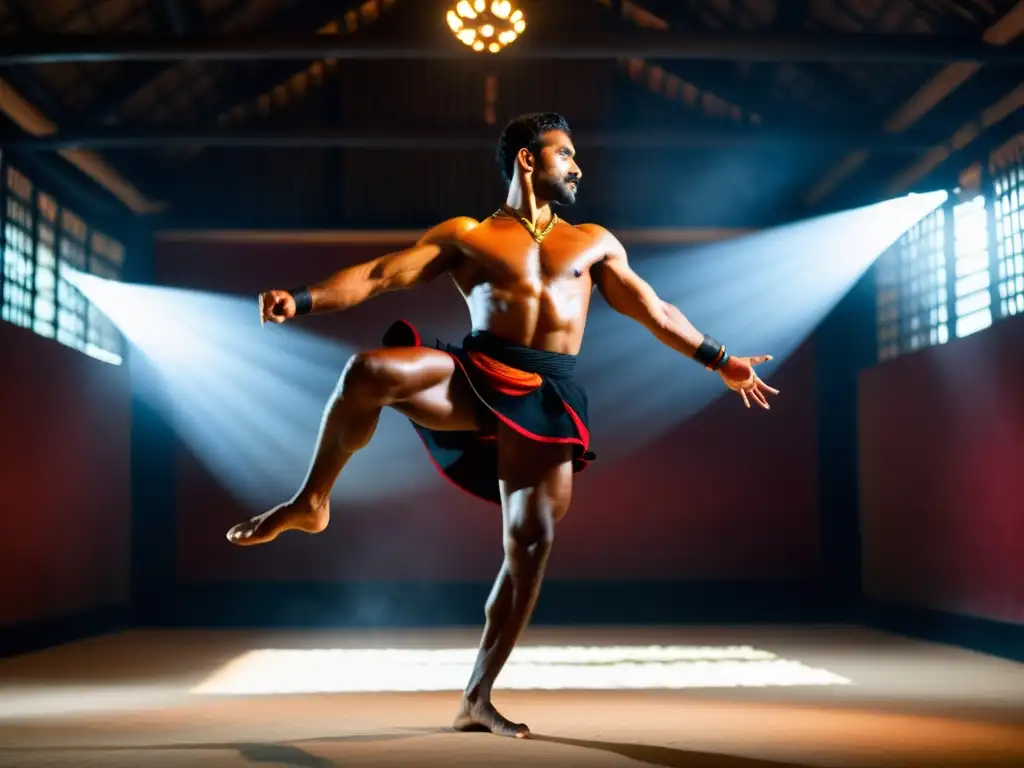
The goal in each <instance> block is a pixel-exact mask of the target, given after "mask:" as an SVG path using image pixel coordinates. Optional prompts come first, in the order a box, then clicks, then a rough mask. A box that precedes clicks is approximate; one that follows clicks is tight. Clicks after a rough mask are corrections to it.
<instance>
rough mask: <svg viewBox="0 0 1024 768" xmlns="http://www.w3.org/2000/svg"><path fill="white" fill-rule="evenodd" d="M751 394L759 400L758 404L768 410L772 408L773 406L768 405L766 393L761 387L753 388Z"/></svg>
mask: <svg viewBox="0 0 1024 768" xmlns="http://www.w3.org/2000/svg"><path fill="white" fill-rule="evenodd" d="M750 396H751V397H752V398H754V400H756V401H757V404H758V405H760V406H761V407H762V408H764V409H765V410H766V411H770V410H771V406H770V405H768V401H767V400H766V399H765V397H764V394H763V393H762V392H761V390H759V389H752V390H751V391H750Z"/></svg>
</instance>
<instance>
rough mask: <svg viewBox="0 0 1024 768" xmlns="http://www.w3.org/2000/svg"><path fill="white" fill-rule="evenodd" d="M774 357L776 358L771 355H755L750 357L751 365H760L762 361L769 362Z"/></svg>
mask: <svg viewBox="0 0 1024 768" xmlns="http://www.w3.org/2000/svg"><path fill="white" fill-rule="evenodd" d="M774 359H775V358H774V357H772V356H771V355H754V356H753V357H751V358H749V360H750V364H751V365H760V364H761V363H767V362H768V361H769V360H774Z"/></svg>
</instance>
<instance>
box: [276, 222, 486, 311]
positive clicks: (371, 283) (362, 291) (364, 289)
mask: <svg viewBox="0 0 1024 768" xmlns="http://www.w3.org/2000/svg"><path fill="white" fill-rule="evenodd" d="M476 224H477V222H476V221H475V220H473V219H470V218H466V217H460V218H455V219H449V220H448V221H445V222H443V223H441V224H438V225H437V226H436V227H433V228H432V229H430V230H428V231H427V232H426V233H424V235H423V236H422V237H421V238H420V239H419V241H417V243H416V244H415V245H414V246H412V247H411V248H406V249H404V250H401V251H395V252H393V253H388V254H385V255H383V256H379V257H378V258H376V259H371V260H370V261H366V262H363V263H362V264H354V265H352V266H350V267H345V268H344V269H341V270H339V271H337V272H335V273H334V274H333V275H331V276H330V277H328V278H327V279H325V280H322V281H320V282H318V283H314V284H312V285H309V286H305V287H302V288H296V289H292V290H288V291H281V290H275V291H265V292H264V293H261V294H260V318H261V321H265V320H270V321H272V322H277V323H280V322H284V321H285V320H287V319H288V318H290V317H294V316H295V315H297V314H300V315H301V314H308V313H310V312H317V313H321V312H335V311H338V310H342V309H349V308H351V307H354V306H356V305H358V304H362V303H363V302H364V301H367V300H368V299H372V298H373V297H374V296H379V295H380V294H382V293H386V292H388V291H397V290H402V289H404V288H411V287H413V286H414V285H418V284H420V283H426V282H428V281H430V280H433V279H434V278H435V277H438V276H439V275H443V274H444V273H446V272H448V271H450V270H451V269H453V268H454V267H455V266H456V265H457V264H458V262H459V260H460V259H461V258H462V252H461V251H460V250H459V249H458V247H457V246H456V243H457V241H458V239H459V237H460V236H461V235H462V234H463V233H465V232H467V231H468V230H470V229H472V228H473V227H474V226H476Z"/></svg>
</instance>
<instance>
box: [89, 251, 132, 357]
mask: <svg viewBox="0 0 1024 768" xmlns="http://www.w3.org/2000/svg"><path fill="white" fill-rule="evenodd" d="M123 264H124V246H123V245H121V243H119V242H118V241H117V240H114V239H112V238H109V237H107V236H106V235H104V234H103V233H102V232H96V231H93V232H92V234H91V235H90V237H89V272H90V273H91V274H93V275H96V276H97V277H102V278H106V279H108V280H120V279H121V268H122V266H123ZM88 328H89V332H88V338H87V339H86V345H85V353H86V354H87V355H91V356H93V357H96V358H99V359H101V360H107V361H109V362H120V361H121V359H122V356H123V349H122V341H121V334H120V332H119V331H118V330H117V326H115V325H114V324H113V323H112V322H111V321H110V318H108V317H107V316H106V315H105V314H103V312H102V311H101V310H100V309H99V308H98V307H96V306H95V305H93V304H90V305H89V324H88Z"/></svg>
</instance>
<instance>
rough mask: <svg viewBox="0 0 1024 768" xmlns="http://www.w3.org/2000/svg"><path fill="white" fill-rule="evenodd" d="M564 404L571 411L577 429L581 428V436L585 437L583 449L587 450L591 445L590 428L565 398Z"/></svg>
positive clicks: (570, 416)
mask: <svg viewBox="0 0 1024 768" xmlns="http://www.w3.org/2000/svg"><path fill="white" fill-rule="evenodd" d="M562 405H564V406H565V410H566V411H567V412H568V413H569V418H571V419H572V421H573V423H574V424H575V425H576V429H578V430H579V433H580V436H581V437H582V438H583V450H584V451H585V450H587V448H589V447H590V430H589V429H587V427H586V425H585V424H584V423H583V419H581V418H580V417H579V415H578V414H577V413H576V411H574V410H573V409H572V408H571V407H569V404H568V403H567V402H565V401H564V400H563V401H562Z"/></svg>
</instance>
